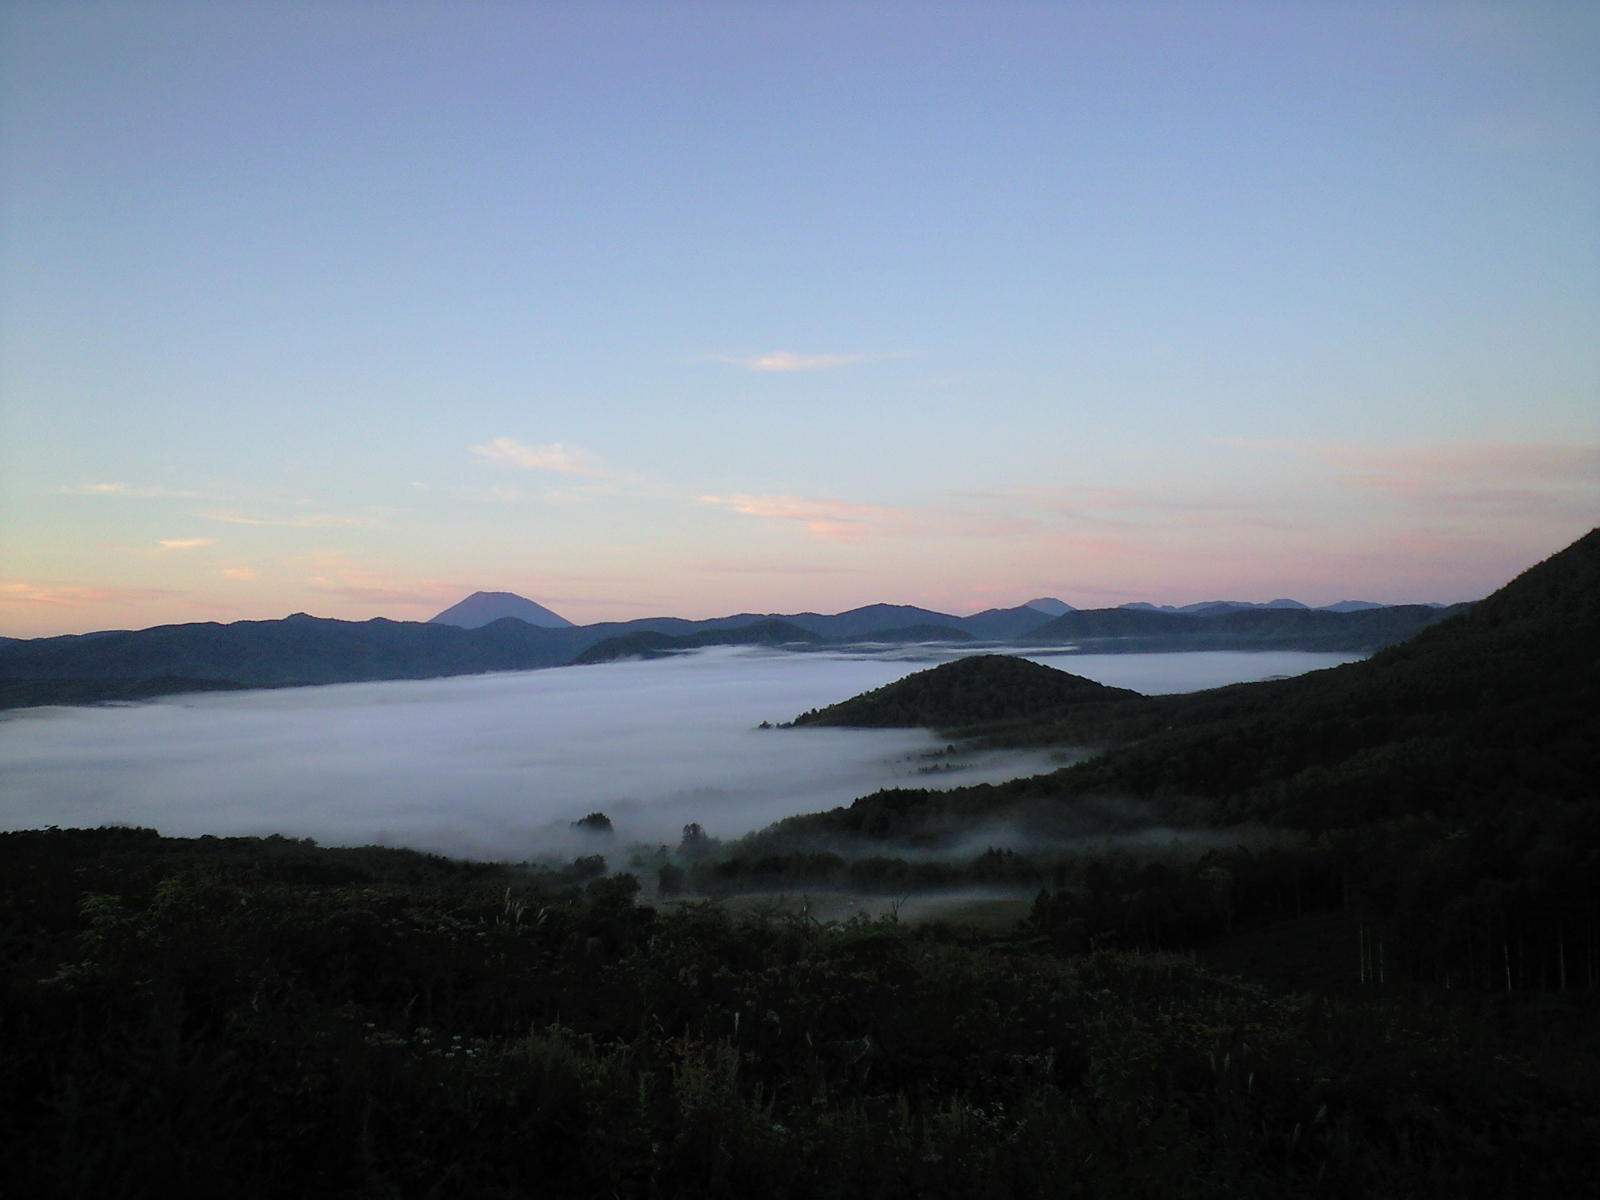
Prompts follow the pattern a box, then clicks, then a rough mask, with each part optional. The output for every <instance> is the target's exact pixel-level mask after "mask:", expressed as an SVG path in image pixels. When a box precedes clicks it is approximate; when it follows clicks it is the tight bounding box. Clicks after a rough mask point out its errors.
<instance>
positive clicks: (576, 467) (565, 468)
mask: <svg viewBox="0 0 1600 1200" xmlns="http://www.w3.org/2000/svg"><path fill="white" fill-rule="evenodd" d="M471 450H472V452H473V453H474V454H476V455H478V457H480V458H486V459H488V460H489V461H490V462H499V463H508V464H510V465H511V466H514V467H521V468H523V469H524V470H528V471H556V472H559V473H560V474H563V475H603V474H604V473H605V470H604V468H603V467H602V465H601V463H600V460H599V459H598V458H596V457H595V456H594V455H593V454H590V453H589V452H588V451H587V450H583V449H580V448H579V447H577V446H568V445H566V444H564V443H562V442H549V443H547V444H545V445H540V446H525V445H523V444H522V443H521V442H519V441H517V439H516V438H512V437H497V438H495V439H494V440H493V441H490V442H485V443H484V444H483V445H481V446H473V447H471Z"/></svg>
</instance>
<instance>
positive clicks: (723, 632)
mask: <svg viewBox="0 0 1600 1200" xmlns="http://www.w3.org/2000/svg"><path fill="white" fill-rule="evenodd" d="M822 642H823V638H822V637H821V635H819V634H815V633H812V632H811V631H810V630H809V629H802V628H801V627H800V626H798V625H792V624H790V623H789V622H787V621H756V622H753V623H752V624H749V625H741V626H739V627H738V628H736V629H706V630H702V631H701V632H699V633H689V634H684V635H682V636H679V637H674V636H672V635H671V634H665V633H656V632H654V631H652V630H640V631H639V632H637V633H628V634H623V635H622V636H620V637H609V638H606V639H605V640H603V641H599V642H596V643H595V644H594V645H592V646H590V647H589V648H588V649H586V650H584V651H582V652H581V653H579V654H578V655H577V656H576V657H575V658H573V660H572V661H573V663H574V664H578V663H601V662H611V661H613V660H614V659H619V658H661V657H662V656H664V655H667V654H673V653H678V652H681V651H684V650H699V649H703V648H704V647H706V646H785V645H806V646H816V645H821V644H822Z"/></svg>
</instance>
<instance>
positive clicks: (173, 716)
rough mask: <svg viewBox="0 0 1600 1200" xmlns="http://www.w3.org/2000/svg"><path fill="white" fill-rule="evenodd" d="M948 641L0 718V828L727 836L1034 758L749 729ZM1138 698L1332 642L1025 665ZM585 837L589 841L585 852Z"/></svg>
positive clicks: (475, 851) (555, 845) (332, 835)
mask: <svg viewBox="0 0 1600 1200" xmlns="http://www.w3.org/2000/svg"><path fill="white" fill-rule="evenodd" d="M950 656H951V654H950V652H949V651H941V650H933V649H931V648H924V649H923V650H920V651H918V650H909V651H907V650H902V651H900V652H898V653H895V654H893V655H870V654H860V653H813V654H793V653H785V652H782V651H768V650H762V649H751V648H714V649H710V650H706V651H702V652H698V653H694V654H687V655H682V656H676V657H672V658H665V659H658V660H654V661H648V662H638V661H632V662H616V663H605V664H600V665H596V666H583V667H562V668H556V669H552V670H544V671H520V672H507V673H502V674H493V675H475V676H462V677H457V678H453V679H430V680H418V681H405V682H397V683H359V684H339V685H335V686H330V687H315V688H289V689H282V690H273V691H252V692H238V693H212V694H201V695H193V696H181V697H173V698H170V699H166V700H160V701H155V702H150V703H142V704H133V705H107V706H98V707H88V708H47V709H29V710H22V711H19V712H13V713H8V714H5V715H4V719H3V720H0V828H5V829H32V828H40V827H43V826H48V825H59V826H62V827H72V826H79V827H82V826H97V825H102V824H108V823H123V824H130V825H143V826H149V827H153V828H156V829H159V830H161V831H162V832H163V833H166V834H172V835H178V836H190V837H192V836H196V835H199V834H202V833H211V834H217V835H224V836H225V835H230V834H271V833H282V834H285V835H288V836H291V837H312V838H315V839H317V841H319V842H321V843H323V844H325V845H363V844H368V843H380V844H386V845H394V846H409V847H412V848H416V849H423V850H431V851H437V852H441V853H446V854H453V855H463V856H470V857H476V858H493V859H507V860H512V861H520V860H522V859H526V858H530V857H536V856H539V855H542V854H548V853H571V852H572V851H573V850H575V849H578V848H580V847H582V846H584V845H585V842H584V841H583V839H581V838H580V837H579V836H578V835H576V834H574V833H572V831H571V830H570V829H569V823H570V822H572V821H573V820H575V819H576V818H578V817H581V816H583V815H584V814H586V813H589V812H594V811H597V810H598V811H602V812H605V813H606V814H607V815H608V816H610V818H611V819H612V821H613V822H614V824H615V826H616V840H617V844H618V846H619V847H620V846H622V845H625V844H627V843H628V842H632V841H641V842H666V843H674V844H675V843H676V842H677V840H678V837H679V835H680V832H681V830H682V828H683V826H684V825H685V824H686V823H688V822H690V821H695V822H699V823H700V824H701V825H702V826H704V827H705V828H706V829H707V830H708V831H709V832H710V833H712V834H714V835H716V836H719V837H725V838H727V837H737V836H739V835H740V834H743V833H747V832H749V831H751V830H753V829H758V828H761V827H763V826H765V825H768V824H770V823H771V822H773V821H776V820H779V819H781V818H783V817H787V816H792V815H794V814H796V813H803V812H814V811H817V810H819V809H825V808H831V807H833V806H835V805H839V804H848V803H849V802H850V801H851V800H852V799H854V798H855V797H857V796H861V795H865V794H866V793H868V792H872V791H875V790H876V789H878V788H880V787H888V786H895V785H905V786H916V787H927V786H958V785H962V784H968V783H979V782H998V781H1000V780H1002V779H1009V778H1012V777H1015V776H1017V775H1023V774H1031V773H1033V772H1036V771H1043V770H1050V769H1053V768H1054V767H1056V766H1058V765H1060V762H1061V761H1062V759H1061V758H1060V757H1059V756H1057V757H1054V758H1052V756H1051V755H1050V754H1047V753H1043V752H1006V753H990V754H981V755H974V756H962V757H961V758H959V759H958V760H956V761H957V762H958V764H959V766H960V769H959V770H956V771H948V772H946V771H940V772H938V773H937V774H935V773H933V772H932V771H930V768H937V767H940V766H942V765H943V764H945V763H946V762H948V761H950V760H948V759H945V758H939V757H932V756H933V755H934V754H935V753H936V752H937V751H939V750H940V749H942V748H943V747H942V744H941V743H939V742H938V741H937V740H936V739H935V738H934V737H933V736H932V735H931V734H928V733H926V732H923V731H920V730H855V729H824V728H812V727H806V728H801V729H759V728H757V726H759V724H760V723H761V722H762V721H769V722H772V723H773V724H777V723H778V722H782V721H788V720H790V719H791V718H793V717H794V716H795V715H796V714H797V713H801V712H804V711H806V710H807V709H810V708H816V707H821V706H823V705H826V704H831V703H833V702H835V701H838V700H842V699H845V698H846V697H848V696H852V695H855V694H856V693H858V692H861V691H865V690H867V689H869V688H874V687H879V686H881V685H883V684H885V683H889V682H892V681H893V680H895V679H898V678H900V677H901V676H903V675H906V674H908V673H910V672H911V671H916V670H921V669H923V668H924V667H926V666H928V665H929V663H930V662H932V661H935V660H937V659H942V658H946V657H950ZM1028 657H1030V658H1033V659H1035V661H1040V662H1047V663H1049V664H1050V665H1052V666H1058V667H1061V668H1063V669H1065V670H1070V671H1072V672H1073V673H1074V674H1078V675H1084V676H1087V677H1089V678H1091V679H1096V680H1099V681H1101V682H1103V683H1109V684H1114V685H1117V686H1119V687H1131V688H1133V689H1135V690H1137V691H1141V692H1145V693H1156V692H1181V691H1193V690H1197V689H1200V688H1205V687H1216V686H1220V685H1222V684H1225V683H1234V682H1240V681H1244V680H1254V679H1264V678H1268V677H1273V676H1282V675H1294V674H1299V673H1301V672H1304V671H1308V670H1314V669H1317V668H1321V667H1327V666H1333V665H1335V664H1337V663H1340V662H1346V661H1349V660H1350V659H1351V658H1352V657H1355V656H1351V655H1331V654H1310V653H1299V652H1267V653H1234V652H1211V653H1184V654H1122V655H1070V656H1064V655H1060V654H1029V655H1028ZM592 848H593V847H592V845H591V846H590V849H592Z"/></svg>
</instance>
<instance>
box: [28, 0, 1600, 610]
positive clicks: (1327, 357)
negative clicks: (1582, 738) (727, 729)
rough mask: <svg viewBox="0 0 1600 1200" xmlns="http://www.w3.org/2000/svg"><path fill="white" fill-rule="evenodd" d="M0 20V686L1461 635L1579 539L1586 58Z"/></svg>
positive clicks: (1284, 18)
mask: <svg viewBox="0 0 1600 1200" xmlns="http://www.w3.org/2000/svg"><path fill="white" fill-rule="evenodd" d="M0 20H3V27H0V33H3V38H4V41H3V51H0V53H3V55H4V58H3V61H0V74H3V77H4V82H3V88H4V91H3V92H0V270H3V282H0V288H3V291H0V355H3V357H0V406H3V407H0V472H3V478H0V487H3V492H0V576H3V578H0V599H3V600H4V601H5V602H4V603H3V604H0V633H7V634H13V635H27V634H34V633H49V632H67V631H77V630H82V629H88V628H103V627H127V626H140V625H147V624H152V623H156V622H159V621H168V620H192V619H208V618H215V619H233V618H237V617H243V616H252V617H263V616H281V615H283V614H284V613H287V612H289V611H294V610H298V609H304V610H307V611H311V612H315V613H319V614H323V615H330V616H346V617H365V616H370V615H377V614H382V615H389V616H396V617H416V616H427V615H431V613H432V612H434V611H437V610H438V609H440V608H442V607H444V606H445V605H446V604H448V603H450V602H452V601H453V600H455V599H457V598H459V596H460V595H462V594H464V593H465V592H466V591H470V590H473V589H475V588H479V587H483V588H492V589H501V588H504V589H509V590H515V591H520V592H522V593H524V594H527V595H530V596H534V597H535V598H537V599H540V600H541V601H543V602H545V603H547V604H550V605H551V606H552V607H554V608H556V609H557V610H558V611H561V612H563V613H565V614H566V615H568V616H570V617H572V618H573V619H575V620H591V619H601V618H606V617H629V616H638V615H645V614H646V613H653V612H675V613H681V614H682V615H687V616H708V615H713V614H716V613H722V612H729V611H737V610H741V609H762V610H771V609H798V608H821V609H825V610H830V611H831V610H836V609H840V608H845V607H850V606H852V605H855V604H860V603H867V602H871V601H876V600H888V601H898V602H910V603H923V604H929V605H932V606H934V607H943V608H947V609H954V610H960V611H969V610H971V609H973V608H977V607H986V606H988V605H990V604H1013V603H1018V602H1021V601H1023V600H1026V599H1028V598H1030V597H1032V596H1035V595H1039V594H1041V593H1049V594H1055V595H1059V596H1061V597H1062V598H1063V599H1066V600H1068V601H1070V602H1072V603H1075V604H1079V605H1098V604H1107V603H1118V602H1121V601H1123V600H1129V599H1152V600H1158V601H1172V602H1180V603H1181V602H1186V601H1191V600H1199V599H1210V598H1213V597H1216V596H1223V595H1226V596H1229V597H1238V598H1245V599H1270V598H1273V597H1274V596H1278V595H1285V594H1288V595H1295V596H1298V597H1300V598H1302V599H1305V600H1307V601H1309V602H1327V601H1331V600H1337V599H1342V598H1346V597H1347V596H1360V597H1363V598H1372V599H1378V600H1396V601H1398V600H1423V599H1439V600H1454V599H1462V598H1470V597H1472V596H1475V595H1479V594H1482V592H1484V591H1486V590H1488V589H1489V588H1491V587H1493V586H1495V585H1496V584H1498V583H1499V582H1501V581H1502V580H1503V579H1504V578H1505V577H1506V576H1507V575H1508V574H1509V573H1512V572H1514V571H1516V570H1517V569H1520V568H1521V567H1522V566H1525V565H1527V564H1528V563H1530V562H1532V561H1533V560H1535V559H1537V558H1540V557H1543V556H1544V555H1546V554H1548V553H1550V552H1552V551H1553V550H1555V549H1558V548H1559V547H1560V546H1561V545H1563V544H1565V543H1566V542H1567V541H1570V540H1571V539H1572V538H1573V537H1576V536H1577V535H1578V534H1580V533H1582V532H1583V531H1584V530H1586V529H1587V528H1589V527H1590V526H1591V525H1593V524H1594V523H1596V510H1597V501H1600V486H1597V484H1600V336H1597V335H1600V319H1597V318H1600V253H1597V241H1600V238H1597V233H1600V186H1597V185H1600V169H1597V168H1600V68H1597V66H1596V64H1597V63H1600V8H1596V7H1595V6H1593V5H1589V4H1582V5H1579V4H1573V5H1550V6H1541V5H1531V4H1514V5H1512V4H1506V5H1493V4H1475V5H1451V4H1418V5H1394V4H1358V3H1339V4H1315V3H1295V4H1284V3H1272V4H1224V5H1213V4H1204V3H1183V4H1152V5H1138V4H1106V5H1074V4H1048V5H1025V4H1003V3H999V4H997V3H985V4H981V5H958V4H947V5H940V4H927V3H900V4H876V5H873V4H804V3H772V4H760V3H744V4H731V5H712V4H672V3H661V4H643V3H638V4H616V5H602V4H553V5H538V4H517V5H489V4H458V3H449V4H445V3H439V4H415V5H394V4H387V3H384V4H359V5H339V4H310V3H303V4H302V3H280V4H274V3H258V4H249V5H235V4H227V3H205V4H193V5H157V4H87V3H60V4H26V3H23V4H12V5H10V6H8V7H7V8H5V9H4V10H3V17H0ZM772 368H781V369H772ZM475 448H476V449H475Z"/></svg>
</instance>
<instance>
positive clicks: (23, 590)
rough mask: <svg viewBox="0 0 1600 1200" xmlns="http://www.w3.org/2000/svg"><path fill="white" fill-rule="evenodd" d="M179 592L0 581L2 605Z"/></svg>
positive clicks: (70, 603) (134, 598) (75, 603)
mask: <svg viewBox="0 0 1600 1200" xmlns="http://www.w3.org/2000/svg"><path fill="white" fill-rule="evenodd" d="M177 594H178V593H176V592H174V591H172V590H171V589H169V588H129V587H96V586H94V585H91V584H74V583H56V584H36V583H24V582H16V583H0V604H8V605H15V606H19V607H34V608H78V607H83V606H87V605H94V604H131V603H137V602H139V601H142V600H165V599H167V598H169V597H171V596H175V595H177Z"/></svg>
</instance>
